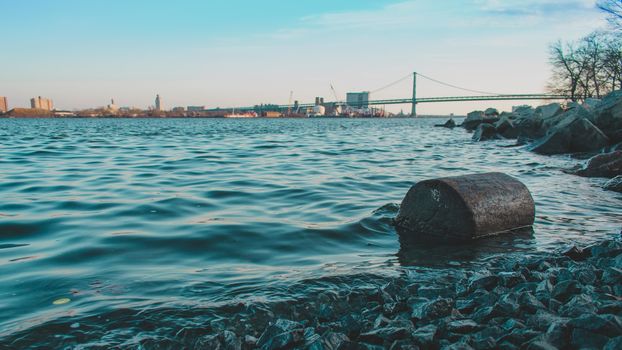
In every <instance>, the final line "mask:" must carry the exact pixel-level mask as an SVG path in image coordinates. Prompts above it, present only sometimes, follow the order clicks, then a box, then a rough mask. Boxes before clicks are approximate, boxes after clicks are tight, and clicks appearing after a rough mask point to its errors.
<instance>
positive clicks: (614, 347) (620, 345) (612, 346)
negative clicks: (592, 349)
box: [603, 336, 622, 350]
mask: <svg viewBox="0 0 622 350" xmlns="http://www.w3.org/2000/svg"><path fill="white" fill-rule="evenodd" d="M620 349H622V336H619V337H615V338H613V339H611V340H609V341H608V342H607V344H606V345H605V347H604V348H603V350H620Z"/></svg>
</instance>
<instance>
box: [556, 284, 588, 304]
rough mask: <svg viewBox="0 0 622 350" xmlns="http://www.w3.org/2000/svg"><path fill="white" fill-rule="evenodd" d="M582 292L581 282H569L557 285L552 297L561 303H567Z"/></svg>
mask: <svg viewBox="0 0 622 350" xmlns="http://www.w3.org/2000/svg"><path fill="white" fill-rule="evenodd" d="M580 292H581V285H580V284H579V282H577V281H575V280H567V281H563V282H560V283H557V284H556V285H555V287H553V291H552V292H551V297H552V298H555V299H557V300H559V301H561V302H566V301H567V300H569V299H570V298H572V297H573V296H574V295H576V294H578V293H580Z"/></svg>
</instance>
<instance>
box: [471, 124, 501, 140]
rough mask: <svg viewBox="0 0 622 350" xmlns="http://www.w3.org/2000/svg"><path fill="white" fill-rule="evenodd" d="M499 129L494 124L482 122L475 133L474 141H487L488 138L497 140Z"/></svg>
mask: <svg viewBox="0 0 622 350" xmlns="http://www.w3.org/2000/svg"><path fill="white" fill-rule="evenodd" d="M498 138H499V136H498V135H497V129H496V128H495V126H494V125H491V124H486V123H482V124H480V125H479V126H478V127H477V129H476V130H475V133H473V141H475V142H480V141H487V140H495V139H498Z"/></svg>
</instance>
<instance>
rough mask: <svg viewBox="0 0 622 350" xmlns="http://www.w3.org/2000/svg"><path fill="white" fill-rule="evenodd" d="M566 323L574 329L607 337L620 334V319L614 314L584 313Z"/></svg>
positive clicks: (621, 332) (621, 330) (621, 325)
mask: <svg viewBox="0 0 622 350" xmlns="http://www.w3.org/2000/svg"><path fill="white" fill-rule="evenodd" d="M568 324H569V325H570V326H571V327H573V328H575V329H584V330H587V331H590V332H593V333H597V334H601V335H604V336H607V337H615V336H619V335H620V334H622V320H620V317H618V316H615V315H593V314H592V315H584V316H581V317H579V318H574V319H572V320H570V321H569V322H568Z"/></svg>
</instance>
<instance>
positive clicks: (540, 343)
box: [526, 340, 557, 350]
mask: <svg viewBox="0 0 622 350" xmlns="http://www.w3.org/2000/svg"><path fill="white" fill-rule="evenodd" d="M526 349H527V350H557V348H556V347H555V346H553V345H551V344H549V343H548V342H547V341H545V340H534V341H531V342H529V343H528V344H527V346H526Z"/></svg>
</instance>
